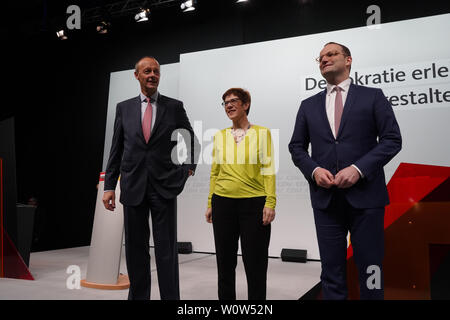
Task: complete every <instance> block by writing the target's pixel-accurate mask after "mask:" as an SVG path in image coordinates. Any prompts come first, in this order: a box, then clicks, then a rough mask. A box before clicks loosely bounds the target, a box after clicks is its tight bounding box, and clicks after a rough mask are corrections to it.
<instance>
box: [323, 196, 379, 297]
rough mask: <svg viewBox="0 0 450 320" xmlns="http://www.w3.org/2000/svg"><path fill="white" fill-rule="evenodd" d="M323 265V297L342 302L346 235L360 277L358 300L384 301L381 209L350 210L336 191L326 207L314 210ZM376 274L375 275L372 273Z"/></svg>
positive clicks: (343, 197) (345, 286) (345, 283)
mask: <svg viewBox="0 0 450 320" xmlns="http://www.w3.org/2000/svg"><path fill="white" fill-rule="evenodd" d="M314 220H315V224H316V231H317V240H318V242H319V251H320V260H321V263H322V273H321V280H322V295H323V298H324V299H327V300H344V299H347V297H348V290H347V267H346V266H347V233H348V232H350V237H351V243H352V246H353V256H354V261H355V263H356V266H357V267H358V273H359V285H360V298H361V299H362V300H374V299H377V300H378V299H383V297H384V286H383V282H384V277H383V267H382V264H383V257H384V207H382V208H366V209H356V208H353V207H352V206H351V205H350V204H349V203H348V201H347V199H346V198H345V195H344V193H343V191H342V190H339V189H337V190H335V193H334V195H333V199H332V201H331V203H330V205H329V207H328V208H327V209H325V210H319V209H314ZM374 268H375V269H376V271H375V269H374Z"/></svg>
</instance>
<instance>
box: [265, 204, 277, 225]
mask: <svg viewBox="0 0 450 320" xmlns="http://www.w3.org/2000/svg"><path fill="white" fill-rule="evenodd" d="M274 219H275V209H272V208H267V207H264V209H263V225H265V226H267V225H268V224H269V223H271V222H272V221H273V220H274Z"/></svg>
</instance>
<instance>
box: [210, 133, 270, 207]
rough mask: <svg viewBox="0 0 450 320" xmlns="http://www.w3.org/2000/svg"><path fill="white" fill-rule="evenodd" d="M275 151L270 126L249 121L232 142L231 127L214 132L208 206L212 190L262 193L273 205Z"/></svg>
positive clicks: (235, 195) (238, 194) (246, 194)
mask: <svg viewBox="0 0 450 320" xmlns="http://www.w3.org/2000/svg"><path fill="white" fill-rule="evenodd" d="M274 157H275V154H274V152H273V145H272V137H271V134H270V130H269V129H267V128H265V127H261V126H257V125H252V126H251V127H250V129H248V130H247V133H246V135H245V137H244V139H243V140H242V141H241V142H240V143H239V144H236V142H235V140H234V137H233V134H232V133H231V128H226V129H223V130H221V131H218V132H217V133H216V135H215V136H214V145H213V156H212V165H211V178H210V186H209V196H208V208H211V197H212V195H213V193H215V194H217V195H219V196H222V197H228V198H252V197H260V196H266V203H265V206H266V207H268V208H272V209H275V204H276V194H275V164H274V163H275V159H274Z"/></svg>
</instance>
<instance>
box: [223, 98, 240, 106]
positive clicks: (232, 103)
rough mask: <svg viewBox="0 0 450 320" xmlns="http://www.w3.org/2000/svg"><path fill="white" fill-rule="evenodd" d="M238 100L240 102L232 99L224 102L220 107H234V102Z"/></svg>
mask: <svg viewBox="0 0 450 320" xmlns="http://www.w3.org/2000/svg"><path fill="white" fill-rule="evenodd" d="M239 100H241V99H239V98H234V99H231V100H228V101H224V102H222V107H226V106H227V105H229V104H231V105H233V106H234V105H236V102H238V101H239Z"/></svg>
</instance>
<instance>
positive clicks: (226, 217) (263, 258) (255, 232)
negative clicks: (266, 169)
mask: <svg viewBox="0 0 450 320" xmlns="http://www.w3.org/2000/svg"><path fill="white" fill-rule="evenodd" d="M265 201H266V197H255V198H241V199H233V198H226V197H221V196H218V195H216V194H213V197H212V200H211V206H212V223H213V229H214V242H215V246H216V259H217V271H218V292H219V300H236V265H237V251H238V242H239V237H240V238H241V250H242V260H243V262H244V268H245V274H246V276H247V286H248V299H249V300H265V299H266V285H267V264H268V249H269V241H270V224H269V225H267V226H264V225H263V223H262V217H263V208H264V204H265Z"/></svg>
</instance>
